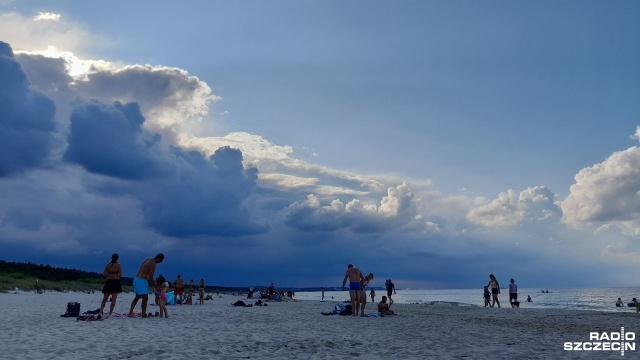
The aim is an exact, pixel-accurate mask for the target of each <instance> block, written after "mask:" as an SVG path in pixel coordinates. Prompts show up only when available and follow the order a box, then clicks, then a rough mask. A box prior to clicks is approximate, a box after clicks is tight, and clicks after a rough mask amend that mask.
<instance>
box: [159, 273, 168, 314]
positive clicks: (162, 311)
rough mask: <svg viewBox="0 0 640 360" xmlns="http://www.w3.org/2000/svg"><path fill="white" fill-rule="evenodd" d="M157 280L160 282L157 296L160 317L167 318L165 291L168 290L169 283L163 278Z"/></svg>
mask: <svg viewBox="0 0 640 360" xmlns="http://www.w3.org/2000/svg"><path fill="white" fill-rule="evenodd" d="M158 280H162V283H161V284H160V293H159V294H158V305H159V306H160V317H163V315H164V317H165V318H168V317H169V313H168V312H167V289H168V288H169V283H168V282H167V280H166V279H165V278H163V277H160V278H159V279H158Z"/></svg>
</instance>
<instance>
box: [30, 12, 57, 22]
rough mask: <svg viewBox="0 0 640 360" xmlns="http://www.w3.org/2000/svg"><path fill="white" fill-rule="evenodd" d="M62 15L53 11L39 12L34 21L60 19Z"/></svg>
mask: <svg viewBox="0 0 640 360" xmlns="http://www.w3.org/2000/svg"><path fill="white" fill-rule="evenodd" d="M60 17H61V15H60V14H56V13H51V12H39V13H38V15H36V16H35V17H34V18H33V20H34V21H43V20H44V21H59V20H60Z"/></svg>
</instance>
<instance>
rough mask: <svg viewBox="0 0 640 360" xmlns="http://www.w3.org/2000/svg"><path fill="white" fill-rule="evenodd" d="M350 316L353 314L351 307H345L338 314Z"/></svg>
mask: <svg viewBox="0 0 640 360" xmlns="http://www.w3.org/2000/svg"><path fill="white" fill-rule="evenodd" d="M352 314H353V309H352V308H351V305H345V306H344V310H342V312H340V315H352Z"/></svg>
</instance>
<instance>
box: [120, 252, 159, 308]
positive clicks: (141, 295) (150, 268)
mask: <svg viewBox="0 0 640 360" xmlns="http://www.w3.org/2000/svg"><path fill="white" fill-rule="evenodd" d="M163 260H164V255H163V254H158V255H156V256H155V257H152V258H147V259H145V260H144V261H143V262H142V265H140V270H138V273H137V274H136V277H135V278H134V279H133V292H134V293H135V294H136V297H134V298H133V301H131V309H129V317H133V309H135V307H136V305H137V304H138V300H140V299H142V317H143V318H144V317H147V302H148V301H149V286H151V287H153V288H155V286H156V283H155V281H154V280H153V274H154V273H155V271H156V264H159V263H161V262H162V261H163Z"/></svg>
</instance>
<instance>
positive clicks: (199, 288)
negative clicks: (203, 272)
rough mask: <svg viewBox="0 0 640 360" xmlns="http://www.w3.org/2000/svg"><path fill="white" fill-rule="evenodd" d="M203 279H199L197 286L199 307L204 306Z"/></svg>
mask: <svg viewBox="0 0 640 360" xmlns="http://www.w3.org/2000/svg"><path fill="white" fill-rule="evenodd" d="M204 288H205V285H204V279H200V285H199V286H198V293H199V294H200V305H204Z"/></svg>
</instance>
